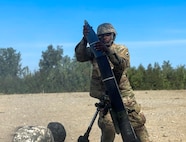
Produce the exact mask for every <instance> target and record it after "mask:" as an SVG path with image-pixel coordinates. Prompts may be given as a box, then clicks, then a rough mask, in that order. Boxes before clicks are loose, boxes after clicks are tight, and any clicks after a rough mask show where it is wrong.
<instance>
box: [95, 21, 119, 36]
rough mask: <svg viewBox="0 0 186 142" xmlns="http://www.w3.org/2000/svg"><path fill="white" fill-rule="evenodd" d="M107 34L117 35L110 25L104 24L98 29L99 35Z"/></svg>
mask: <svg viewBox="0 0 186 142" xmlns="http://www.w3.org/2000/svg"><path fill="white" fill-rule="evenodd" d="M106 33H114V34H115V35H116V30H115V29H114V27H113V26H112V24H110V23H103V24H101V25H99V26H98V28H97V35H102V34H106Z"/></svg>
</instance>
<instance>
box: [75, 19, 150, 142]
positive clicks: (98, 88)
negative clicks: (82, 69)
mask: <svg viewBox="0 0 186 142" xmlns="http://www.w3.org/2000/svg"><path fill="white" fill-rule="evenodd" d="M107 28H108V29H107ZM109 30H110V31H109ZM108 32H109V33H110V32H116V31H115V29H114V28H113V27H112V25H109V24H108V23H107V24H102V25H100V26H99V27H98V31H97V34H105V33H108ZM86 46H87V42H86V40H85V39H84V38H83V39H82V40H81V41H80V43H79V44H78V45H77V46H76V47H75V54H76V59H77V60H78V61H80V62H85V61H91V63H92V77H91V83H90V96H91V97H94V98H98V99H101V98H102V96H103V95H105V92H106V89H105V86H104V83H103V82H102V79H101V73H100V71H99V67H98V64H97V62H96V59H95V58H94V57H93V55H92V54H91V51H90V48H88V47H86ZM109 49H110V51H109V54H107V56H108V58H109V61H110V65H111V68H112V69H113V71H114V75H115V77H116V80H117V81H118V80H119V81H118V87H119V89H120V92H121V96H122V99H123V102H124V104H125V106H126V108H127V109H128V112H129V113H128V114H129V115H128V116H129V120H130V122H131V125H132V126H133V127H134V129H136V130H139V131H138V133H137V136H138V137H139V138H140V140H141V142H149V138H148V133H147V130H146V129H145V126H144V124H145V122H146V119H145V116H144V115H143V113H142V111H141V106H140V105H139V104H138V103H137V101H136V99H135V94H134V92H133V89H132V87H131V85H130V82H129V80H128V77H127V74H126V73H127V69H128V68H129V66H130V54H129V51H128V48H127V47H126V46H124V45H118V44H115V43H113V44H112V45H111V46H110V47H109ZM118 59H121V60H118ZM114 63H116V64H117V63H118V64H120V65H119V66H117V65H116V64H115V65H114ZM118 74H121V76H119V77H118ZM100 116H101V115H100ZM109 116H110V114H109ZM109 116H107V115H106V116H104V117H99V120H98V125H99V127H100V128H101V132H102V137H101V142H112V141H113V139H114V137H115V131H114V130H113V129H114V127H112V126H113V124H112V119H111V117H109ZM111 127H112V128H111ZM140 128H144V129H140ZM138 134H139V135H138ZM143 140H144V141H143Z"/></svg>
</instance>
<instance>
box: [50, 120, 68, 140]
mask: <svg viewBox="0 0 186 142" xmlns="http://www.w3.org/2000/svg"><path fill="white" fill-rule="evenodd" d="M47 128H49V129H50V130H51V132H52V134H53V137H54V141H55V142H64V141H65V138H66V130H65V128H64V126H63V125H62V124H61V123H59V122H50V123H49V124H48V126H47Z"/></svg>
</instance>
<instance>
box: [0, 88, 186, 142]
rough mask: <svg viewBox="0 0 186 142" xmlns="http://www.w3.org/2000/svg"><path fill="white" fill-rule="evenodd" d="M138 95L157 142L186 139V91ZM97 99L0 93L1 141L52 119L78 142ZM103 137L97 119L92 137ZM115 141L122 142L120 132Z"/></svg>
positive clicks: (95, 141)
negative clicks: (22, 128)
mask: <svg viewBox="0 0 186 142" xmlns="http://www.w3.org/2000/svg"><path fill="white" fill-rule="evenodd" d="M135 94H136V98H137V101H138V102H139V103H140V104H141V105H142V108H143V111H144V113H145V115H146V118H147V123H146V127H147V129H148V131H149V135H150V139H151V140H152V141H153V142H186V90H179V91H135ZM96 102H97V100H96V99H93V98H91V97H89V95H88V93H53V94H27V95H19V94H16V95H0V142H11V140H12V136H13V134H14V130H15V129H16V127H18V126H23V125H43V126H47V124H48V123H49V122H60V123H62V124H63V125H64V127H65V129H66V132H67V137H66V140H65V142H76V141H77V138H78V137H79V136H80V135H83V134H84V132H85V131H86V129H87V127H88V125H89V123H90V121H91V119H92V117H93V115H94V113H95V110H96V108H95V107H94V104H95V103H96ZM99 138H100V130H99V128H98V127H97V120H96V123H95V124H94V125H93V128H92V131H91V133H90V137H89V139H90V141H91V142H99V141H100V140H99ZM115 142H122V139H121V136H120V135H117V137H116V139H115Z"/></svg>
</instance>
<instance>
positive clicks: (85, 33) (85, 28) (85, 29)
mask: <svg viewBox="0 0 186 142" xmlns="http://www.w3.org/2000/svg"><path fill="white" fill-rule="evenodd" d="M88 33H89V30H88V28H87V26H85V25H84V26H83V36H84V37H86V36H87V34H88Z"/></svg>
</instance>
